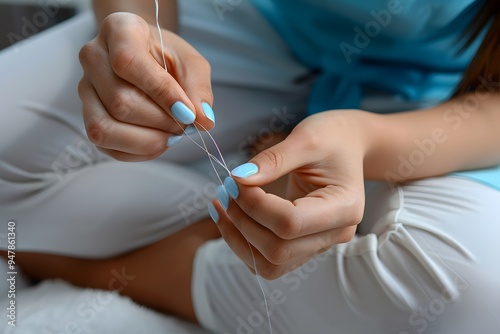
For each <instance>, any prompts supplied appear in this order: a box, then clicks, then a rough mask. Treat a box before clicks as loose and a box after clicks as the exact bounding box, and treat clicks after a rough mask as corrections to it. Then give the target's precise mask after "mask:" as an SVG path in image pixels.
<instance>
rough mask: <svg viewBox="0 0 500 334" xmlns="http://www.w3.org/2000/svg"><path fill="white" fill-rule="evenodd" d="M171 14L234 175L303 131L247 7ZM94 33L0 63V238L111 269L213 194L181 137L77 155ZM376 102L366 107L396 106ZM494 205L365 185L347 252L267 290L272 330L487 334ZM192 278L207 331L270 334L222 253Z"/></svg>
mask: <svg viewBox="0 0 500 334" xmlns="http://www.w3.org/2000/svg"><path fill="white" fill-rule="evenodd" d="M237 3H238V5H236V4H237ZM180 4H181V11H182V16H181V34H182V36H183V37H184V38H186V39H187V40H188V41H189V42H190V43H192V44H193V45H194V46H195V47H196V48H197V49H198V50H199V51H200V52H201V53H202V54H204V55H205V57H207V58H208V59H209V61H210V62H211V64H212V70H213V84H214V94H215V98H216V102H215V104H214V109H215V111H216V115H217V125H216V127H215V130H214V131H213V132H212V133H213V135H214V136H215V138H216V139H217V141H218V143H219V144H221V147H222V149H223V152H224V153H225V155H229V156H231V159H230V161H229V164H230V165H235V164H237V163H239V162H241V160H244V159H246V157H247V153H248V149H247V148H248V146H249V144H250V143H251V141H252V140H253V139H252V138H255V137H260V139H261V140H262V139H264V141H265V140H266V138H268V137H269V136H271V134H270V133H271V132H272V131H281V130H283V129H284V128H286V127H289V126H292V125H293V124H294V123H295V122H297V121H298V120H299V119H300V115H301V113H302V111H303V110H304V109H305V105H306V101H307V96H308V93H309V89H310V83H311V80H310V72H309V71H308V70H307V69H306V68H304V67H303V66H301V65H300V64H299V63H297V62H296V61H295V60H294V59H293V58H292V57H291V56H290V55H289V52H288V50H287V48H286V45H284V43H283V41H282V40H281V39H280V38H279V36H277V35H276V33H275V32H274V31H273V30H272V29H271V28H270V26H269V25H268V24H267V22H265V20H264V19H263V18H262V17H261V16H260V15H259V14H258V13H257V12H256V11H255V10H254V9H253V8H252V7H251V6H250V5H249V4H248V3H247V2H234V3H233V4H234V5H235V6H236V7H235V8H234V10H233V11H226V12H225V13H224V14H222V16H221V13H220V12H219V13H218V12H217V11H215V9H214V7H213V1H210V0H203V1H198V2H196V4H195V5H193V4H192V3H189V2H187V1H181V2H180ZM92 29H93V23H92V20H91V18H90V15H84V16H82V17H80V18H77V19H76V20H72V21H71V22H67V23H64V24H63V25H62V26H60V27H59V28H56V30H55V31H49V32H47V33H42V34H41V35H40V36H38V37H35V38H34V39H33V40H31V41H30V42H28V43H26V44H25V45H22V46H21V47H20V48H19V50H17V49H11V50H8V51H6V52H3V53H1V54H0V74H1V77H0V94H1V100H0V101H1V104H0V116H1V118H0V120H1V121H0V228H1V229H2V231H0V235H1V233H3V232H4V231H6V226H5V223H6V222H7V221H8V220H10V219H12V220H15V221H16V222H17V235H18V240H17V241H18V243H17V246H18V248H17V250H18V251H36V252H47V253H54V254H63V255H70V256H75V257H84V258H104V257H109V256H113V255H116V254H120V253H123V252H126V251H130V250H132V249H136V248H138V247H142V246H145V245H148V244H151V243H152V242H155V241H157V240H159V239H161V238H164V237H165V236H167V235H169V234H171V233H173V232H175V231H177V230H178V229H180V228H182V227H183V226H185V224H189V223H192V222H195V221H197V220H199V219H201V218H204V217H206V216H207V212H206V202H207V201H208V199H209V198H210V197H213V196H214V195H215V183H214V182H213V181H212V179H213V178H210V177H208V173H207V169H206V168H205V167H204V165H206V163H203V161H206V158H205V155H204V153H203V152H202V151H200V150H198V149H197V148H196V147H194V145H192V143H190V142H189V141H188V140H185V141H184V142H183V143H181V144H180V145H179V146H177V147H175V148H174V149H172V150H171V151H169V152H167V154H166V155H165V156H163V157H161V158H160V159H158V160H156V161H154V162H146V163H133V164H128V163H120V162H116V161H113V160H111V159H108V158H106V157H104V156H103V155H101V154H99V153H97V151H96V150H95V149H94V148H93V147H92V145H91V144H90V143H89V142H88V140H87V139H86V135H85V133H84V130H83V122H82V121H81V114H80V108H81V106H80V103H79V100H78V97H77V93H76V85H77V82H78V80H79V78H80V76H81V70H80V66H79V64H78V61H77V53H78V50H79V48H80V47H81V45H82V44H83V43H84V42H85V41H86V40H89V39H90V38H91V37H92V35H93V33H94V32H93V31H92ZM375 100H377V103H378V106H372V107H373V108H371V109H375V108H377V107H378V108H380V107H384V108H391V109H397V106H395V103H394V101H392V100H391V101H386V103H383V104H382V105H380V101H381V100H380V99H375ZM366 105H367V106H366V108H365V109H370V108H369V106H368V105H369V103H366ZM405 107H407V106H405ZM498 203H500V192H498V191H495V190H493V189H490V188H487V187H486V186H483V185H480V184H476V183H473V182H471V181H468V180H464V179H460V178H458V177H443V178H434V179H429V180H422V181H417V182H413V183H410V184H407V185H404V186H400V187H396V188H394V189H391V188H388V187H387V186H386V185H383V184H374V185H373V186H370V189H369V190H368V191H367V210H366V214H365V219H364V221H363V222H362V223H361V224H360V227H359V235H358V237H356V239H355V240H353V241H351V242H349V243H347V244H344V245H338V246H336V247H334V248H332V249H331V250H330V251H329V252H328V253H326V254H324V255H321V256H319V257H317V258H315V259H313V260H311V261H310V262H308V263H307V264H306V265H304V266H303V267H302V268H300V269H298V270H296V271H295V272H293V273H291V274H288V275H286V276H285V277H283V278H281V279H278V280H275V281H272V282H264V288H265V290H266V297H267V298H268V301H269V306H270V310H271V321H272V324H273V328H274V333H287V334H294V333H298V334H303V333H315V334H316V333H318V334H322V333H370V334H371V333H375V334H376V333H384V334H386V333H389V334H390V333H394V334H404V333H411V334H413V333H459V334H462V333H463V334H469V333H473V332H476V331H477V332H480V333H486V334H488V333H497V332H495V329H498V327H499V326H500V316H499V310H500V305H499V304H500V302H499V301H500V295H499V294H500V292H499V290H500V283H499V282H498V277H499V274H500V269H499V265H498V263H499V262H498V258H499V257H500V246H499V243H498V242H497V238H498V236H500V218H499V210H498V207H497V206H498ZM0 246H1V247H2V248H3V249H5V245H4V244H3V243H2V242H1V241H0ZM159 265H161V264H159ZM194 266H195V267H194V279H193V296H194V297H193V298H194V303H195V307H196V312H197V316H198V318H199V320H200V322H201V324H202V325H203V326H204V327H206V328H209V329H212V330H214V331H217V332H221V333H225V332H226V333H268V328H267V320H266V316H265V313H264V312H263V310H262V307H261V304H262V295H261V292H260V290H259V288H258V285H257V282H256V279H255V277H254V276H252V275H251V274H250V273H249V272H248V270H247V269H246V267H245V266H244V265H243V264H242V263H241V262H240V261H239V260H238V259H237V258H236V257H235V256H234V255H233V254H232V252H231V251H230V250H229V249H228V247H227V246H226V245H225V244H224V242H223V241H220V240H219V241H214V242H209V243H207V244H205V245H204V246H203V247H202V248H201V249H200V250H199V251H198V253H197V256H196V260H195V265H194Z"/></svg>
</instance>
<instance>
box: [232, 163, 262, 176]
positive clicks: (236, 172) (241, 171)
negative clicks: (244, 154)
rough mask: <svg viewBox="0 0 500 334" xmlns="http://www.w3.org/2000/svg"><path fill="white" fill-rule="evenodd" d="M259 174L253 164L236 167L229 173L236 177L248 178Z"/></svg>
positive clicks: (257, 168)
mask: <svg viewBox="0 0 500 334" xmlns="http://www.w3.org/2000/svg"><path fill="white" fill-rule="evenodd" d="M258 172H259V167H257V165H256V164H253V163H251V162H249V163H246V164H243V165H241V166H238V167H236V168H235V169H233V170H232V171H231V174H232V175H233V176H236V177H241V178H245V177H249V176H252V175H255V174H257V173H258Z"/></svg>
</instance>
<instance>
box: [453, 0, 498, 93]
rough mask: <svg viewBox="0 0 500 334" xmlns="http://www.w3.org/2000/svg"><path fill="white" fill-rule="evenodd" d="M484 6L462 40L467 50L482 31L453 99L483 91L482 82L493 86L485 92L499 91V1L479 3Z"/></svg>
mask: <svg viewBox="0 0 500 334" xmlns="http://www.w3.org/2000/svg"><path fill="white" fill-rule="evenodd" d="M482 1H483V2H484V3H483V5H482V8H481V9H480V11H479V12H478V14H477V16H476V18H475V19H474V20H473V22H472V25H471V26H469V27H468V29H467V32H466V33H464V37H465V38H466V39H467V42H466V44H465V47H469V46H470V45H471V44H472V43H473V42H474V40H476V39H477V38H478V37H479V36H480V35H481V34H482V33H483V31H484V29H486V28H487V29H488V30H487V31H486V32H485V37H484V40H483V42H482V44H481V46H480V47H479V49H478V51H477V53H476V55H475V57H474V58H473V59H472V61H471V63H470V65H469V67H468V68H467V70H466V71H465V73H464V75H463V78H462V81H461V82H460V84H459V85H458V88H457V90H456V92H455V96H460V95H463V94H465V93H467V92H469V91H472V90H475V89H480V88H485V87H484V86H485V82H489V83H496V84H494V85H493V86H492V87H488V88H489V89H495V90H500V87H498V83H499V82H500V0H482Z"/></svg>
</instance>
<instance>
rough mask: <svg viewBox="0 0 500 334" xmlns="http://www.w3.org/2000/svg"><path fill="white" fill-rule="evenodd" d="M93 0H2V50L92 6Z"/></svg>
mask: <svg viewBox="0 0 500 334" xmlns="http://www.w3.org/2000/svg"><path fill="white" fill-rule="evenodd" d="M90 1H91V0H0V50H2V49H4V48H6V47H9V46H11V45H14V44H16V43H19V42H20V41H22V40H23V39H25V38H28V37H31V36H33V35H35V34H37V33H39V32H41V31H43V30H45V29H48V28H50V27H52V26H53V25H55V24H57V23H59V22H62V21H64V20H66V19H68V18H70V17H72V16H74V15H76V14H77V13H78V12H81V11H83V10H86V9H88V8H90Z"/></svg>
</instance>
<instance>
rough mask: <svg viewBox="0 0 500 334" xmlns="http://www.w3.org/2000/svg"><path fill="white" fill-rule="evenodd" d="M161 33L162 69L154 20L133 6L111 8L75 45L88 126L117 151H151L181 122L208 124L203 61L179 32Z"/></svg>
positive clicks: (133, 155) (100, 143) (98, 141)
mask: <svg viewBox="0 0 500 334" xmlns="http://www.w3.org/2000/svg"><path fill="white" fill-rule="evenodd" d="M163 35H164V36H163V37H164V41H165V55H164V56H165V59H166V62H167V67H168V73H167V72H166V71H165V69H164V68H163V60H162V54H161V47H160V40H159V36H158V31H157V28H156V27H155V26H152V25H149V24H148V23H147V22H146V21H145V20H143V19H142V18H141V17H139V16H137V15H135V14H131V13H114V14H111V15H109V16H108V17H107V18H106V19H104V21H103V22H102V24H101V29H100V32H99V34H98V36H97V37H96V38H95V39H94V40H92V41H91V42H89V43H88V44H86V45H85V46H84V47H83V48H82V50H81V52H80V62H81V64H82V66H83V69H84V76H83V78H82V80H81V82H80V85H79V94H80V98H81V100H82V102H83V118H84V122H85V127H86V130H87V134H88V137H89V139H90V140H91V141H92V143H94V144H95V145H96V146H97V148H98V149H99V150H101V151H103V152H105V153H106V154H108V155H110V156H111V157H113V158H115V159H118V160H123V161H143V160H150V159H154V158H156V157H158V156H159V155H161V154H162V153H163V152H165V150H166V149H167V148H168V146H171V145H173V144H175V143H176V142H178V141H179V140H180V138H181V137H178V135H180V134H182V132H183V128H185V127H186V125H187V124H191V123H193V122H194V121H195V120H196V122H197V123H199V124H201V125H202V126H203V127H204V128H205V129H211V128H212V127H213V126H214V115H213V111H212V108H211V105H212V103H213V96H212V88H211V84H210V66H209V64H208V62H207V61H206V60H205V59H204V58H203V57H202V56H201V55H200V54H199V53H198V52H197V51H196V50H195V49H193V48H192V47H191V46H190V45H189V44H188V43H187V42H185V41H184V40H182V39H181V38H180V37H179V36H177V35H175V34H173V33H171V32H168V31H164V32H163ZM173 117H175V119H176V120H177V122H176V120H174V119H173ZM179 123H180V124H182V126H180V125H179ZM200 128H201V129H203V128H202V127H200Z"/></svg>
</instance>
